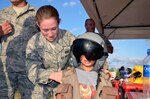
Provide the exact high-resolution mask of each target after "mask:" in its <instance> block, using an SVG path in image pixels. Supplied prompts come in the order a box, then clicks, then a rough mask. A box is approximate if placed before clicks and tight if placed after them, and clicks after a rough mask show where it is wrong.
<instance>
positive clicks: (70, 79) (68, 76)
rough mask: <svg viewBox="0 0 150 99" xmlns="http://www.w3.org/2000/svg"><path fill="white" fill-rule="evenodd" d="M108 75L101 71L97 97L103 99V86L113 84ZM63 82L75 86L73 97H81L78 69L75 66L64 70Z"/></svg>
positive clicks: (96, 98)
mask: <svg viewBox="0 0 150 99" xmlns="http://www.w3.org/2000/svg"><path fill="white" fill-rule="evenodd" d="M108 77H109V76H108V75H106V74H104V73H102V72H101V75H100V76H99V79H100V80H99V82H98V87H97V91H96V96H95V99H101V98H102V94H103V93H102V88H103V86H112V85H111V82H110V81H109V80H108ZM62 83H63V84H70V85H72V87H73V99H81V96H80V91H79V83H78V78H77V74H76V70H75V68H74V67H71V68H70V67H69V68H67V69H66V70H63V79H62Z"/></svg>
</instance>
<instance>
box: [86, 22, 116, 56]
mask: <svg viewBox="0 0 150 99" xmlns="http://www.w3.org/2000/svg"><path fill="white" fill-rule="evenodd" d="M85 29H86V32H94V33H95V22H94V20H93V19H86V20H85ZM98 34H99V35H100V36H101V37H102V38H103V39H104V41H105V44H106V47H107V51H108V53H110V54H112V53H113V46H112V44H111V42H110V41H109V40H108V38H107V37H106V36H105V35H104V34H103V33H98Z"/></svg>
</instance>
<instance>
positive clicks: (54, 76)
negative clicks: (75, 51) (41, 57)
mask: <svg viewBox="0 0 150 99" xmlns="http://www.w3.org/2000/svg"><path fill="white" fill-rule="evenodd" d="M49 79H52V80H55V81H57V82H59V83H62V81H61V80H62V71H58V72H52V73H51V74H50V76H49Z"/></svg>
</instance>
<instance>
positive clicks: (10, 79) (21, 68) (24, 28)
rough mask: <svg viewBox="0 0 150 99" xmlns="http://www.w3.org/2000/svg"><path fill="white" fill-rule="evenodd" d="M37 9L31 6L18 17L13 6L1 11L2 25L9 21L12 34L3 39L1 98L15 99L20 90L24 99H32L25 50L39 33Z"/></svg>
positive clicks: (0, 77)
mask: <svg viewBox="0 0 150 99" xmlns="http://www.w3.org/2000/svg"><path fill="white" fill-rule="evenodd" d="M36 10H37V9H36V8H34V7H32V6H30V5H29V4H28V5H27V6H26V8H25V9H24V10H23V11H22V12H21V13H20V14H19V15H17V14H16V12H15V10H14V9H13V8H12V6H10V7H8V8H5V9H3V10H1V11H0V25H1V24H2V23H3V22H4V21H5V20H8V21H9V22H10V23H11V24H12V27H13V31H12V33H10V34H8V35H5V36H2V37H1V45H2V49H1V54H0V83H1V84H0V89H1V90H0V96H1V98H2V99H7V98H9V99H13V97H14V93H15V90H16V88H19V91H20V93H21V96H22V99H30V95H31V90H32V89H33V88H32V86H33V84H32V83H31V82H30V81H29V80H28V78H27V69H26V67H25V53H26V52H25V50H26V45H27V42H28V40H29V39H30V38H31V37H32V36H33V35H34V34H35V33H37V32H38V28H37V26H36V23H35V13H36Z"/></svg>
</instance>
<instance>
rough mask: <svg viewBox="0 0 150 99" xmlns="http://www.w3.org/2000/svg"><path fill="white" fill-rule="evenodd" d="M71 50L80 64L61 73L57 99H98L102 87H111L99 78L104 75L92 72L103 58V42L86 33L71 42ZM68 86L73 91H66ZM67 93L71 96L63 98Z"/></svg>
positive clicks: (106, 81) (95, 35)
mask: <svg viewBox="0 0 150 99" xmlns="http://www.w3.org/2000/svg"><path fill="white" fill-rule="evenodd" d="M71 50H72V52H73V54H74V56H75V57H76V59H77V61H78V62H79V63H80V64H79V66H78V67H77V68H68V69H67V70H64V71H63V77H62V83H63V84H62V85H60V86H58V92H57V93H58V94H57V99H100V97H101V96H102V91H101V90H102V87H103V86H111V83H110V82H109V81H108V80H107V79H105V77H103V78H102V77H101V76H102V75H104V73H102V74H101V75H100V74H99V73H97V72H96V71H94V65H95V63H96V60H98V59H100V58H101V57H102V56H103V52H104V41H103V40H102V38H101V37H100V36H99V35H98V34H96V33H91V32H88V33H85V34H83V35H80V36H79V37H78V38H77V39H76V40H75V41H74V42H73V45H72V48H71ZM104 76H105V75H104ZM63 85H64V86H65V87H64V86H63ZM69 86H71V87H72V88H73V90H69V91H67V89H69ZM65 89H66V90H65ZM68 92H69V93H72V94H73V95H72V96H71V95H70V94H69V95H68V96H65V95H64V93H68ZM103 94H104V93H103ZM109 94H111V93H109ZM114 98H115V97H114Z"/></svg>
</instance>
